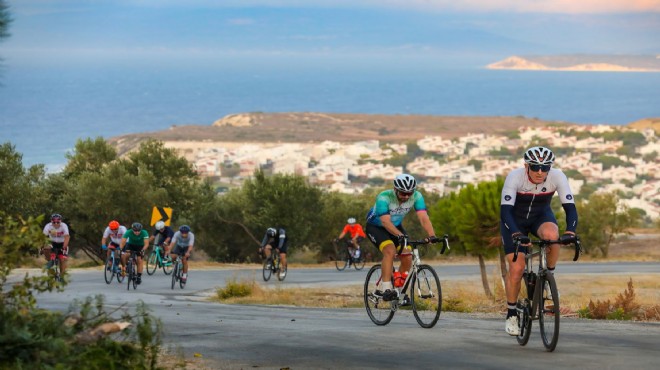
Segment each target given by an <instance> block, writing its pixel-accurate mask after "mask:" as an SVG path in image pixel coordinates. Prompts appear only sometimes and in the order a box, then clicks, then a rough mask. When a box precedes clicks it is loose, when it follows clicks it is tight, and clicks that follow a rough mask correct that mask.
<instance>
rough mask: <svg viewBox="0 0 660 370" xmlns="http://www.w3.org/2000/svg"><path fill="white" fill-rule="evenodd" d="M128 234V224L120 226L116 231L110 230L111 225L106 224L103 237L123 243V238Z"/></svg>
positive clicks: (118, 243) (116, 242)
mask: <svg viewBox="0 0 660 370" xmlns="http://www.w3.org/2000/svg"><path fill="white" fill-rule="evenodd" d="M124 234H126V226H119V228H118V229H117V230H115V231H112V230H110V227H109V226H106V228H105V231H104V232H103V239H107V238H110V240H111V241H112V242H113V243H115V244H117V245H120V244H121V238H122V237H123V236H124Z"/></svg>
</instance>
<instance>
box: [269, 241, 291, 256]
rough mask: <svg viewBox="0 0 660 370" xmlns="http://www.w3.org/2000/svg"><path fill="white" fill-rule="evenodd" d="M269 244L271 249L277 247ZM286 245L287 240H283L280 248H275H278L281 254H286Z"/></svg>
mask: <svg viewBox="0 0 660 370" xmlns="http://www.w3.org/2000/svg"><path fill="white" fill-rule="evenodd" d="M270 246H271V247H272V248H273V249H275V248H277V247H275V246H273V245H272V244H271V245H270ZM287 247H288V246H287V242H284V245H282V248H277V249H279V251H280V253H282V254H286V250H287Z"/></svg>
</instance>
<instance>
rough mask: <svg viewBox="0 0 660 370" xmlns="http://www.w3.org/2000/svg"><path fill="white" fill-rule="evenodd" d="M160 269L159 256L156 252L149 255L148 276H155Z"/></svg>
mask: <svg viewBox="0 0 660 370" xmlns="http://www.w3.org/2000/svg"><path fill="white" fill-rule="evenodd" d="M157 268H158V254H157V253H156V251H153V252H151V253H150V254H149V258H147V274H149V275H153V274H154V272H156V269H157Z"/></svg>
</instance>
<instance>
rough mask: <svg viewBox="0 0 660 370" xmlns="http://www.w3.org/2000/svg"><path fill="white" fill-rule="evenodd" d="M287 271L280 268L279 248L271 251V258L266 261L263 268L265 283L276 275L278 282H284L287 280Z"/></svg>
mask: <svg viewBox="0 0 660 370" xmlns="http://www.w3.org/2000/svg"><path fill="white" fill-rule="evenodd" d="M286 272H287V271H286V269H284V270H281V267H280V251H279V250H278V249H277V248H273V249H272V250H271V251H270V257H268V258H266V259H265V260H264V266H263V278H264V281H268V280H270V277H271V275H273V274H275V276H277V280H279V281H284V278H286Z"/></svg>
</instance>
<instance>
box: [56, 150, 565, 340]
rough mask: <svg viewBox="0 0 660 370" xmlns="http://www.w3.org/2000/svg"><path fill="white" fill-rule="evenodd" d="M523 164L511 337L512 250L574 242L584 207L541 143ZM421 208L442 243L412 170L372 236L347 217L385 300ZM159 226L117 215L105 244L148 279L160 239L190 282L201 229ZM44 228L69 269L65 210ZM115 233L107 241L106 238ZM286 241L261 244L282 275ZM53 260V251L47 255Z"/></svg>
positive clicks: (506, 240)
mask: <svg viewBox="0 0 660 370" xmlns="http://www.w3.org/2000/svg"><path fill="white" fill-rule="evenodd" d="M523 160H524V162H525V163H524V167H522V168H518V169H515V170H513V171H511V172H510V173H509V174H508V175H507V177H506V180H505V181H504V187H503V189H502V195H501V200H500V219H501V220H500V232H501V237H502V243H503V246H504V251H505V255H506V260H507V261H508V266H509V269H508V275H507V277H506V279H505V288H506V299H507V316H506V325H505V330H506V332H507V333H508V334H509V335H513V336H515V335H518V334H519V333H520V329H519V326H518V313H517V310H516V302H517V297H518V294H519V292H520V287H521V278H522V275H523V269H524V267H525V259H524V258H519V259H517V260H516V261H515V262H514V261H513V255H514V252H515V249H516V246H518V247H522V250H519V251H520V252H522V253H527V252H528V250H527V248H528V247H529V246H530V245H531V244H530V239H529V234H533V235H534V236H536V237H537V238H541V239H547V240H561V241H562V242H566V243H568V242H571V241H573V240H575V231H576V228H577V221H578V216H577V210H576V207H575V199H574V196H573V194H572V192H571V189H570V186H569V184H568V179H567V178H566V175H565V174H564V173H563V172H562V171H561V170H559V169H556V168H552V166H553V164H554V161H555V155H554V153H553V152H552V151H551V150H550V149H548V148H546V147H542V146H535V147H531V148H529V149H527V150H526V151H525V153H524V154H523ZM555 192H557V193H558V194H559V198H560V200H561V203H562V207H563V208H564V211H565V213H566V225H567V227H566V231H565V232H564V234H563V235H562V236H561V238H560V237H559V227H558V225H557V220H556V218H555V216H554V214H553V212H552V209H551V208H550V202H551V200H552V197H553V195H554V193H555ZM413 209H414V210H415V213H416V214H417V218H418V220H419V223H420V225H421V226H422V228H423V229H424V230H425V232H426V234H427V237H426V239H425V240H426V241H427V242H429V243H438V242H440V241H441V239H439V238H438V237H437V236H436V234H435V231H434V229H433V225H432V223H431V220H430V219H429V215H428V211H427V207H426V203H425V201H424V196H423V195H422V193H420V192H419V191H418V190H417V181H416V180H415V178H414V177H413V176H411V175H409V174H400V175H398V176H396V178H395V179H394V181H393V189H389V190H385V191H383V192H381V193H379V194H378V195H377V196H376V201H375V204H374V205H373V207H371V209H370V210H369V212H368V213H367V218H366V234H365V232H364V230H363V229H362V226H361V225H360V224H359V223H357V222H356V220H355V218H353V217H351V218H349V219H348V224H347V225H346V226H345V227H344V229H343V230H342V232H341V234H340V235H339V239H341V238H343V237H344V236H346V234H350V236H351V242H352V244H353V246H354V250H355V255H354V256H353V257H359V256H360V245H359V242H360V241H361V240H362V238H364V237H368V238H369V240H370V241H371V242H372V243H373V244H374V245H375V246H376V247H377V248H378V249H379V250H380V251H381V253H382V262H381V264H382V278H381V282H380V285H379V287H378V288H377V290H376V292H374V293H375V294H377V295H381V296H382V298H383V300H385V301H392V300H395V299H398V298H399V296H398V295H399V293H398V290H396V289H394V287H393V285H392V274H393V270H394V258H395V256H396V255H398V256H399V259H400V261H401V265H400V267H399V269H400V271H407V270H408V269H409V268H410V265H411V263H412V260H411V250H410V248H409V247H404V241H405V240H406V238H407V233H406V230H405V229H404V228H403V225H402V223H403V219H404V217H405V216H406V215H407V214H408V213H409V212H410V211H411V210H413ZM155 226H156V229H155V231H154V233H153V235H151V236H149V234H148V233H147V232H146V231H145V230H143V228H142V224H140V223H138V222H135V223H133V224H132V225H131V228H130V230H127V229H126V228H125V227H124V226H121V225H120V224H119V222H117V221H114V220H113V221H111V222H110V223H109V224H108V227H107V228H106V229H105V231H104V232H103V238H102V241H101V244H102V247H103V249H108V256H109V255H110V250H113V249H114V250H116V249H119V250H121V251H122V252H124V253H122V258H121V264H122V268H123V266H125V264H126V260H127V258H128V255H127V254H126V253H125V252H128V251H135V252H137V253H138V278H137V283H138V284H139V283H140V282H141V276H142V268H143V266H142V265H143V264H142V257H143V254H144V251H145V250H146V249H147V248H148V247H149V243H150V242H151V241H154V240H155V239H156V238H157V241H156V243H157V244H158V245H161V246H163V249H164V251H165V256H166V258H169V256H171V257H172V261H176V259H177V258H178V257H179V256H183V257H184V260H183V272H184V274H183V281H184V282H185V281H186V278H187V273H188V263H187V259H188V257H189V256H190V253H191V252H192V250H193V245H194V240H195V237H194V234H193V233H192V232H191V231H190V227H189V226H187V225H183V226H181V227H180V228H179V230H178V231H177V232H174V231H173V230H172V229H171V228H170V227H169V226H166V225H165V223H164V222H162V221H159V222H158V223H156V225H155ZM44 234H46V235H47V236H49V237H50V240H51V246H49V248H52V250H48V251H50V252H52V253H53V254H55V255H56V256H57V258H60V261H61V262H62V263H61V266H62V267H61V268H62V272H63V273H64V272H65V270H66V264H65V261H66V256H67V253H68V244H69V229H68V227H67V225H66V224H65V223H63V222H62V216H61V215H59V214H53V215H52V217H51V222H50V223H48V224H47V225H46V226H45V227H44ZM108 238H109V239H110V243H109V245H108V247H106V241H107V240H108ZM287 241H288V237H287V234H286V230H285V229H284V227H281V226H278V227H269V228H268V229H267V230H266V233H265V235H264V237H263V240H262V242H261V245H260V248H259V250H258V253H259V254H260V255H262V256H263V257H266V258H269V257H270V256H271V253H273V249H275V251H276V253H279V255H280V259H281V264H282V269H281V271H280V273H281V274H286V270H287V260H286V254H287ZM559 247H560V245H559V244H554V245H552V246H551V247H550V248H549V253H548V261H547V264H548V270H549V271H550V273H554V271H555V267H556V264H557V260H558V258H559ZM44 254H45V255H46V256H47V257H46V259H47V260H49V264H50V263H51V262H52V260H50V259H49V256H50V255H51V254H50V253H44Z"/></svg>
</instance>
